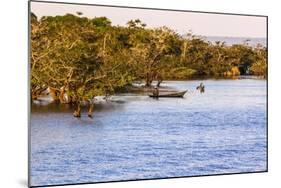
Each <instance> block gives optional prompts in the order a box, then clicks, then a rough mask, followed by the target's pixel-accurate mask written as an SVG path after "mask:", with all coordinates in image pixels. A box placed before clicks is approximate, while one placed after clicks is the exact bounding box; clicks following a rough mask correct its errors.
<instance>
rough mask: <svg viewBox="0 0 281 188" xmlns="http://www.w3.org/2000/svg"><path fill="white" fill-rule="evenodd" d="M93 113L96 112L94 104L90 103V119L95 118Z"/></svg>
mask: <svg viewBox="0 0 281 188" xmlns="http://www.w3.org/2000/svg"><path fill="white" fill-rule="evenodd" d="M93 111H94V104H93V103H92V102H91V101H90V104H89V110H88V117H89V118H93Z"/></svg>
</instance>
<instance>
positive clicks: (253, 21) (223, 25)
mask: <svg viewBox="0 0 281 188" xmlns="http://www.w3.org/2000/svg"><path fill="white" fill-rule="evenodd" d="M31 11H32V12H33V13H35V14H36V15H37V16H38V17H39V18H40V17H42V16H56V15H65V14H66V13H71V14H75V13H76V12H77V11H79V12H82V13H83V16H85V17H88V18H94V17H100V16H105V17H107V18H109V19H110V20H111V22H112V25H120V26H125V25H126V23H127V22H128V21H129V20H131V19H140V20H141V21H142V22H144V23H146V24H147V27H149V28H155V27H161V26H167V27H169V28H171V29H173V30H175V31H177V32H178V33H180V34H186V33H187V32H188V31H189V30H191V31H192V33H193V34H195V35H202V36H227V37H247V38H266V17H256V16H240V15H223V14H210V13H197V12H179V11H166V10H165V11H164V10H148V9H135V8H117V7H104V6H88V5H74V4H58V3H46V2H45V3H41V2H31Z"/></svg>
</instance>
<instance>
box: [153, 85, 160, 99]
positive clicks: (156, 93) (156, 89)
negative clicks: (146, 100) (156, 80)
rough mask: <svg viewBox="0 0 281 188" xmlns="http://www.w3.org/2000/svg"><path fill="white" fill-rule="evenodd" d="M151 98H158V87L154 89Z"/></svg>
mask: <svg viewBox="0 0 281 188" xmlns="http://www.w3.org/2000/svg"><path fill="white" fill-rule="evenodd" d="M153 96H154V97H157V98H158V96H159V89H158V87H154V90H153Z"/></svg>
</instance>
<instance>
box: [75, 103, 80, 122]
mask: <svg viewBox="0 0 281 188" xmlns="http://www.w3.org/2000/svg"><path fill="white" fill-rule="evenodd" d="M73 116H74V117H76V118H80V117H81V104H80V102H77V109H76V110H75V111H74V113H73Z"/></svg>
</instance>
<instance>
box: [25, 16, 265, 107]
mask: <svg viewBox="0 0 281 188" xmlns="http://www.w3.org/2000/svg"><path fill="white" fill-rule="evenodd" d="M30 66H31V94H32V99H37V98H38V96H40V95H41V93H42V92H43V91H45V90H46V89H47V88H48V89H49V90H50V94H51V96H52V98H53V99H54V100H55V101H58V102H60V103H77V104H80V102H81V101H84V100H89V99H92V98H93V97H95V96H100V95H103V96H104V95H111V94H114V93H115V92H118V91H122V89H124V88H125V87H127V86H128V85H131V84H132V82H133V81H144V82H145V85H146V86H147V87H151V84H152V82H153V81H154V80H156V81H157V84H158V85H160V84H161V82H162V80H165V79H192V78H201V77H230V76H237V75H240V74H241V75H244V74H249V75H259V76H263V77H266V76H267V75H266V74H267V71H266V70H267V50H266V47H264V46H261V45H257V46H255V47H252V46H249V45H247V44H246V43H245V44H241V45H240V44H239V45H238V44H237V45H232V46H227V45H225V43H223V42H219V41H218V42H216V43H215V44H212V43H210V42H207V41H205V40H203V39H202V38H200V37H197V36H195V35H192V34H191V33H188V34H187V35H185V36H181V35H179V34H178V33H176V32H175V31H173V30H171V29H169V28H167V27H165V26H164V27H159V28H155V29H151V28H147V27H146V24H145V23H142V22H141V20H139V19H136V20H130V21H128V23H127V26H114V25H112V24H111V21H110V20H109V19H108V18H106V17H96V18H93V19H90V18H86V17H83V14H82V13H81V12H79V13H77V15H72V14H66V15H64V16H54V17H52V16H43V17H42V18H40V19H38V18H37V17H36V15H35V14H33V13H31V65H30ZM78 106H79V105H78Z"/></svg>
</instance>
